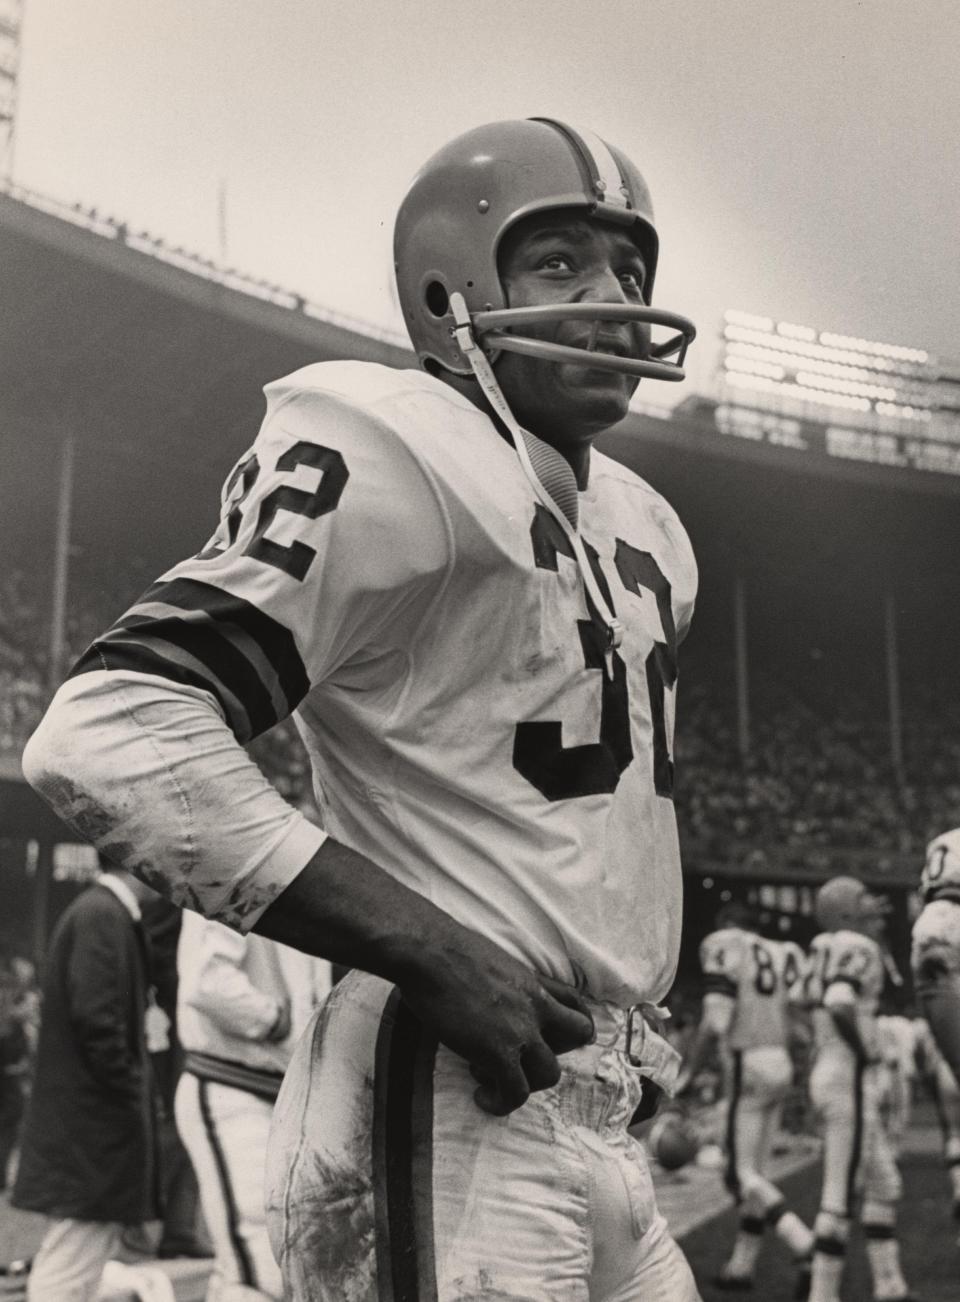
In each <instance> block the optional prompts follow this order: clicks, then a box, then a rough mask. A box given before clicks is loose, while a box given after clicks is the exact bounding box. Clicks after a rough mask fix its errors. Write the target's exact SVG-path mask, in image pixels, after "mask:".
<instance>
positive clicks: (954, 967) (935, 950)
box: [910, 828, 960, 985]
mask: <svg viewBox="0 0 960 1302" xmlns="http://www.w3.org/2000/svg"><path fill="white" fill-rule="evenodd" d="M920 893H921V895H922V896H923V899H924V906H923V908H922V909H921V911H920V914H919V916H918V917H917V919H916V921H915V922H914V924H913V933H912V940H913V944H912V949H911V954H910V965H911V967H912V968H913V976H914V980H915V981H916V982H917V983H918V984H920V985H923V984H924V983H925V981H927V980H929V979H930V977H931V976H932V975H933V974H935V973H938V972H940V973H944V972H945V973H950V974H952V975H953V976H958V975H960V828H955V829H954V830H953V831H950V832H944V833H943V835H942V836H936V837H934V839H933V840H932V841H931V842H930V844H929V845H928V846H927V855H926V859H925V861H924V865H923V872H922V874H921V877H920Z"/></svg>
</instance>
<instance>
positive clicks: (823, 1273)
mask: <svg viewBox="0 0 960 1302" xmlns="http://www.w3.org/2000/svg"><path fill="white" fill-rule="evenodd" d="M814 1234H815V1239H814V1245H813V1259H812V1261H811V1263H810V1295H809V1302H840V1280H841V1278H842V1276H843V1268H844V1265H845V1264H846V1259H847V1239H848V1238H849V1237H850V1222H849V1220H848V1219H847V1218H846V1217H845V1216H835V1215H834V1214H833V1213H832V1212H820V1213H819V1214H818V1215H817V1219H816V1223H815V1225H814Z"/></svg>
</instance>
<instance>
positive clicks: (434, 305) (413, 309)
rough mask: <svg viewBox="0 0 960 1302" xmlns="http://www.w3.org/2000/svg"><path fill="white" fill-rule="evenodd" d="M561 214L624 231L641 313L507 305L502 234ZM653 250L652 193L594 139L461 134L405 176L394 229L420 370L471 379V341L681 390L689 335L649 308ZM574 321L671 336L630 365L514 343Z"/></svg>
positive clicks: (531, 127) (490, 350)
mask: <svg viewBox="0 0 960 1302" xmlns="http://www.w3.org/2000/svg"><path fill="white" fill-rule="evenodd" d="M562 208H570V209H577V210H580V211H581V212H583V213H584V214H586V215H587V216H589V217H592V218H597V219H598V220H603V221H609V222H615V223H617V224H618V225H621V226H624V227H626V228H627V229H628V230H629V232H630V234H631V236H632V238H633V239H634V241H635V242H636V244H637V247H638V248H639V249H640V251H641V254H642V256H643V259H644V262H645V264H646V269H647V279H646V287H645V290H644V295H645V299H646V302H645V303H643V304H627V303H615V304H614V303H611V304H606V305H605V304H603V303H576V304H574V303H570V304H557V305H550V306H541V307H528V308H509V307H508V306H507V301H506V296H505V294H504V291H503V287H502V285H501V282H500V274H499V270H498V267H497V252H498V249H499V247H500V243H501V241H502V239H503V237H504V234H505V233H506V232H507V231H508V230H509V229H510V227H511V226H513V225H514V223H516V222H518V221H520V220H521V219H522V218H525V217H530V216H532V215H533V214H534V213H548V212H552V211H554V210H556V209H562ZM657 249H658V240H657V230H656V226H655V225H654V219H653V207H652V204H651V202H650V192H649V190H648V189H647V185H646V182H645V181H644V179H643V177H642V176H641V175H640V173H639V171H638V170H637V168H636V167H635V166H634V165H633V163H632V162H631V161H630V160H629V159H628V158H627V157H626V156H625V155H624V154H623V153H622V152H621V151H620V150H619V149H616V148H614V147H613V146H612V145H608V144H606V143H605V142H604V141H603V140H601V139H600V138H599V137H598V136H595V135H594V134H593V133H592V132H589V131H582V130H575V129H574V128H573V127H570V126H568V125H567V124H566V123H563V122H557V121H555V120H554V119H552V118H528V119H526V120H519V121H507V122H494V123H491V124H489V125H487V126H482V127H477V128H475V129H474V130H472V131H468V132H467V133H466V134H465V135H462V136H458V137H457V138H456V139H455V140H453V141H451V142H450V143H449V144H448V145H446V146H445V147H444V148H443V149H441V150H440V151H439V152H438V153H436V154H434V155H433V157H432V158H430V159H429V160H428V161H427V162H426V163H425V164H424V166H423V167H422V168H421V170H420V172H419V173H418V174H417V176H416V177H415V178H414V181H413V183H412V185H411V187H410V189H409V191H408V193H407V195H406V197H405V198H404V200H403V202H402V203H401V205H400V209H399V212H398V214H397V221H396V226H395V229H394V260H395V267H396V276H397V289H398V293H399V298H400V306H401V308H402V310H403V315H404V319H405V321H406V325H407V330H408V331H409V333H410V338H411V340H412V342H413V346H414V348H415V349H416V352H417V357H418V358H419V361H420V364H421V366H423V367H424V368H425V369H428V370H431V369H432V370H435V369H436V368H438V367H442V368H443V369H445V370H447V371H451V372H453V373H454V374H457V375H470V374H471V372H474V373H475V371H476V366H475V365H474V364H472V362H471V360H470V357H469V356H468V353H469V347H467V348H465V347H464V344H465V343H467V342H468V341H469V344H473V343H474V342H476V343H477V344H479V345H480V347H481V348H482V349H483V351H484V352H485V353H486V354H487V356H488V357H489V358H490V359H491V360H494V359H495V357H496V356H497V354H498V353H499V351H500V350H501V349H507V350H510V351H513V352H519V353H525V354H527V355H528V356H533V357H536V358H538V359H541V360H543V361H546V362H553V363H562V362H571V361H572V362H578V363H582V361H583V353H584V352H586V351H589V352H590V353H591V362H590V364H591V366H594V367H600V368H604V369H607V370H613V371H620V372H622V373H626V374H630V375H638V376H649V377H652V378H655V379H661V380H682V379H683V378H684V372H683V361H684V357H685V355H686V351H687V347H688V345H689V344H690V342H691V341H692V340H693V338H694V337H695V335H696V329H695V327H694V326H693V324H692V323H691V322H690V321H688V320H687V319H686V318H685V317H682V316H678V315H676V314H675V313H672V312H663V311H659V310H657V309H656V308H652V307H650V305H649V303H650V294H651V291H652V289H653V281H654V275H655V273H656V266H657ZM572 319H578V320H581V321H584V320H586V321H589V322H600V321H614V320H615V321H627V322H630V323H635V324H646V325H656V326H663V327H667V328H668V329H669V330H671V331H674V332H675V333H673V334H672V335H670V337H668V338H667V339H666V340H664V341H663V342H662V343H659V344H651V345H650V348H649V351H648V352H647V353H646V355H644V356H637V357H619V356H614V355H612V354H610V353H604V352H593V351H592V348H587V349H584V348H571V347H567V346H564V345H561V344H555V343H551V342H549V341H545V340H541V339H532V338H529V337H527V336H525V335H523V334H522V333H518V328H519V327H522V326H524V325H530V324H532V323H534V322H544V321H562V320H572ZM467 332H469V333H467ZM593 337H594V338H595V337H596V331H594V332H593Z"/></svg>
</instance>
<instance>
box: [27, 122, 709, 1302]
mask: <svg viewBox="0 0 960 1302" xmlns="http://www.w3.org/2000/svg"><path fill="white" fill-rule="evenodd" d="M337 193H338V194H339V196H340V200H339V201H342V202H344V203H349V202H350V192H349V186H348V185H347V186H344V187H337ZM657 249H658V239H657V232H656V228H655V225H654V221H653V212H652V208H651V204H650V196H649V193H648V190H647V187H646V184H645V182H644V180H643V178H642V176H641V175H640V173H639V172H638V171H637V169H636V168H635V167H634V165H633V164H632V163H631V162H630V161H629V160H628V159H627V158H626V156H625V155H624V154H622V153H621V152H620V151H619V150H617V149H615V148H613V147H612V146H609V145H608V144H606V143H605V142H604V141H602V140H600V139H599V138H598V137H596V136H594V135H593V134H591V133H590V132H585V131H578V130H574V129H573V128H571V127H570V126H568V125H566V124H564V123H558V122H555V121H553V120H547V119H534V120H528V121H522V122H499V123H494V124H492V125H490V126H487V127H480V128H477V129H476V130H474V131H471V132H468V133H467V134H466V135H464V136H461V137H458V138H457V139H456V140H454V141H452V142H451V143H450V144H449V145H447V146H446V147H445V148H444V149H442V150H440V151H439V153H438V154H436V155H435V156H434V157H433V158H432V159H430V160H429V161H428V162H427V163H426V164H425V166H424V167H423V168H422V169H421V171H420V173H419V174H418V176H417V177H416V179H415V180H414V183H413V185H412V186H411V189H410V191H409V193H408V194H407V196H406V198H405V199H404V201H403V203H402V205H401V208H400V211H399V214H398V218H397V223H396V228H395V255H396V268H397V283H398V289H399V298H400V303H401V306H402V308H403V312H404V317H405V320H406V322H407V326H408V329H409V331H410V335H411V338H412V340H413V344H414V347H415V350H416V353H417V357H418V360H419V362H420V367H421V369H420V370H419V371H415V370H406V371H396V370H392V369H390V368H387V367H383V366H375V365H372V364H369V363H359V362H353V363H351V362H345V363H340V362H331V363H324V364H320V365H316V366H311V367H307V368H305V369H304V370H303V371H301V372H299V373H297V374H296V375H293V376H291V377H288V378H287V379H284V380H280V381H277V382H276V383H273V384H271V385H269V386H268V388H267V400H268V406H267V415H266V418H265V420H264V423H263V426H262V429H261V432H260V434H259V436H258V438H257V440H256V443H255V444H254V446H253V448H251V449H250V450H249V452H248V453H247V454H246V455H245V456H244V457H243V458H242V459H241V461H240V462H239V463H238V465H237V466H236V468H235V470H234V473H233V474H232V475H231V476H230V478H229V479H228V481H227V485H226V489H225V492H224V497H223V503H222V512H221V521H220V525H219V527H218V529H217V531H216V533H215V535H214V537H213V538H212V539H211V541H210V543H209V544H208V546H207V547H205V548H204V549H203V550H202V551H201V552H200V553H199V554H198V555H197V556H194V557H192V558H191V559H189V560H187V561H184V562H183V563H182V564H180V565H178V566H176V567H175V568H174V569H173V570H171V571H170V572H169V573H167V574H166V575H164V576H163V577H162V578H161V580H160V581H159V582H158V583H157V584H156V585H155V586H154V587H153V588H152V589H151V590H150V591H149V592H148V593H147V594H146V595H145V596H144V597H143V598H142V599H141V600H140V601H139V602H138V603H137V604H136V605H135V606H134V607H133V609H132V610H131V611H130V612H129V613H128V614H127V615H126V616H125V617H124V618H123V619H121V620H120V621H119V622H118V623H117V624H116V625H115V626H114V627H113V628H112V629H111V630H109V631H108V632H107V633H106V634H105V635H104V636H103V637H101V638H99V639H98V640H97V641H96V643H95V644H94V646H93V647H91V649H90V650H89V651H88V652H87V653H86V654H85V655H84V656H83V657H82V659H81V660H80V662H79V664H78V665H77V666H76V668H75V670H74V672H73V674H72V676H71V677H70V679H69V680H68V682H67V683H66V684H65V686H64V687H62V688H61V690H60V692H59V693H58V695H57V698H56V699H55V701H54V703H53V705H52V706H51V709H50V711H49V713H48V715H47V719H46V722H45V723H43V724H41V727H40V729H39V730H38V733H37V734H36V735H35V737H34V738H33V740H32V741H31V742H30V744H29V745H28V747H27V750H26V753H25V755H24V759H23V763H24V771H25V773H26V774H27V776H28V778H29V779H30V780H31V781H32V782H33V783H34V784H35V785H36V786H37V788H38V789H39V790H40V791H41V792H42V793H43V794H45V795H46V796H47V798H48V799H50V800H51V802H52V803H53V804H54V805H55V806H56V808H57V809H58V810H59V811H60V813H61V815H62V816H63V817H64V818H66V819H67V821H68V822H70V823H72V825H73V826H74V827H76V828H77V829H78V830H79V831H80V832H81V833H83V834H86V835H87V836H89V837H90V838H91V839H93V840H94V841H96V842H97V843H98V844H99V845H100V847H101V849H102V850H103V852H104V853H105V854H106V855H107V856H108V857H113V858H117V859H119V860H121V861H123V862H129V864H130V866H131V868H132V870H133V871H134V872H137V873H140V874H141V875H142V876H143V877H144V878H145V879H148V880H149V881H150V882H152V883H154V884H155V885H157V887H158V888H159V889H161V890H162V891H164V892H166V893H167V894H169V895H171V896H172V897H173V898H174V899H175V900H176V901H178V902H180V903H182V904H184V905H186V906H188V907H191V908H195V909H197V910H198V911H200V912H202V913H205V914H207V915H208V916H210V917H214V918H217V919H219V920H220V921H223V922H225V923H227V924H228V925H230V926H233V927H236V928H238V929H240V930H249V929H251V928H254V929H255V930H257V931H259V932H260V933H262V934H264V935H267V936H269V937H271V938H273V939H277V940H281V941H283V942H286V943H287V944H290V945H293V946H296V947H299V948H301V949H304V950H306V951H307V952H309V953H313V954H317V955H319V956H321V957H325V958H328V959H330V960H331V961H332V962H335V963H338V964H344V965H346V966H349V967H351V968H353V969H354V971H353V972H351V974H350V975H348V976H347V977H345V978H344V979H343V980H342V981H341V982H339V983H338V984H337V985H336V986H335V987H334V990H333V992H332V994H331V996H330V997H329V998H328V999H327V1001H326V1002H325V1004H324V1006H323V1008H322V1010H321V1012H320V1014H319V1016H318V1019H317V1020H316V1022H315V1023H314V1025H313V1028H312V1029H309V1030H308V1031H307V1032H306V1034H305V1036H304V1038H303V1039H302V1040H301V1042H300V1046H299V1047H298V1049H297V1050H295V1052H294V1056H293V1060H292V1063H291V1066H290V1068H289V1069H288V1072H287V1076H286V1079H285V1082H284V1085H283V1087H282V1089H281V1093H280V1096H279V1098H278V1100H277V1105H276V1110H275V1126H274V1130H273V1134H272V1139H271V1154H270V1172H269V1174H268V1181H269V1190H270V1195H269V1197H270V1209H271V1214H272V1217H273V1220H272V1226H271V1235H272V1242H273V1246H274V1249H275V1251H276V1253H277V1255H278V1258H279V1260H280V1262H281V1266H282V1269H283V1273H284V1284H285V1289H286V1292H287V1294H288V1295H289V1296H290V1297H292V1298H294V1299H302V1298H310V1299H311V1302H318V1300H319V1299H330V1302H343V1298H345V1297H372V1296H376V1295H377V1294H378V1293H379V1295H380V1296H381V1297H384V1298H387V1297H401V1296H403V1297H407V1296H409V1297H413V1296H424V1295H427V1294H429V1295H430V1296H433V1297H436V1298H438V1299H439V1302H447V1300H449V1299H453V1298H462V1297H465V1296H481V1295H482V1296H492V1295H494V1294H495V1295H497V1296H499V1297H502V1298H530V1297H535V1296H536V1297H543V1296H549V1297H571V1298H572V1297H585V1296H586V1295H587V1294H588V1292H589V1296H590V1297H591V1298H592V1299H594V1302H601V1300H602V1299H606V1298H613V1297H616V1298H617V1299H618V1302H631V1300H632V1299H636V1300H637V1302H639V1299H640V1298H652V1297H664V1298H666V1297H669V1298H670V1299H671V1302H688V1300H689V1299H692V1298H694V1297H695V1296H696V1287H695V1285H694V1282H693V1280H692V1277H691V1275H690V1270H689V1267H688V1266H687V1264H686V1261H685V1260H684V1258H683V1256H682V1254H681V1253H680V1252H679V1250H678V1249H677V1247H676V1245H675V1244H674V1243H673V1241H672V1239H671V1238H670V1235H669V1232H668V1231H667V1229H666V1226H665V1223H664V1221H663V1218H662V1217H661V1216H660V1215H659V1213H658V1211H657V1207H656V1201H655V1198H654V1193H653V1186H652V1181H651V1179H650V1173H649V1169H648V1166H647V1162H646V1158H645V1156H644V1153H643V1149H642V1147H641V1145H640V1144H639V1143H638V1142H637V1141H636V1140H634V1139H633V1138H632V1137H631V1136H630V1135H629V1134H628V1132H627V1126H628V1124H629V1122H630V1121H631V1119H632V1118H633V1116H634V1115H635V1113H636V1111H637V1108H638V1106H640V1105H641V1103H642V1097H643V1092H644V1089H645V1088H648V1086H647V1085H645V1082H652V1083H653V1084H654V1086H659V1087H661V1088H664V1089H667V1090H669V1088H670V1086H671V1083H672V1080H673V1078H674V1076H675V1073H676V1063H677V1055H676V1053H675V1052H674V1050H673V1049H672V1048H671V1047H670V1045H669V1044H668V1043H667V1041H666V1040H665V1039H664V1037H663V1036H662V1035H660V1034H659V1033H658V1031H657V1019H656V1015H655V1008H656V1006H657V1004H658V1002H659V1001H660V1000H661V999H662V998H663V997H664V996H665V995H666V993H667V991H668V990H669V988H670V985H671V982H672V980H673V975H674V971H675V968H676V962H677V954H678V948H679V939H680V923H681V874H680V863H679V852H678V840H677V831H676V819H675V815H674V809H673V802H672V798H671V791H672V776H673V760H672V737H673V720H674V701H675V692H676V682H677V648H678V645H679V643H680V641H681V640H682V637H683V635H684V634H685V632H686V629H687V626H688V624H689V622H690V619H691V615H692V610H693V602H694V596H695V591H696V582H697V575H696V566H695V562H694V558H693V554H692V550H691V547H690V543H689V540H688V539H687V536H686V533H685V532H684V530H683V528H682V526H681V525H680V523H679V521H678V520H677V517H676V515H675V513H674V512H673V510H672V509H671V508H670V507H669V506H668V504H667V503H666V502H665V501H664V500H663V499H662V498H661V497H660V496H659V495H658V494H657V493H656V492H654V490H653V489H652V488H650V487H649V486H648V485H647V484H646V483H645V482H644V481H642V480H641V479H639V478H638V477H637V476H636V475H634V474H633V473H632V472H630V471H628V470H626V469H624V468H623V467H621V466H620V465H618V464H616V463H615V462H613V461H611V460H609V459H607V458H606V457H604V456H602V455H600V454H598V453H596V452H594V451H593V450H592V443H593V440H594V438H595V437H596V435H597V434H598V433H599V432H600V431H601V430H603V429H605V428H607V427H608V426H610V425H611V424H613V423H614V422H616V421H619V420H621V419H623V417H624V416H625V415H626V414H627V411H628V408H629V403H630V398H631V396H632V394H633V392H634V390H635V388H636V385H637V383H638V382H639V379H640V377H641V376H647V377H654V378H667V379H680V378H682V371H681V370H680V367H679V361H680V359H682V357H683V354H684V351H685V349H686V345H687V342H688V341H689V340H690V339H691V338H692V336H693V327H692V326H690V324H689V323H688V322H686V321H684V320H683V319H682V318H678V317H675V316H673V315H672V314H670V313H664V312H662V311H659V310H657V309H653V308H651V307H650V296H651V292H652V288H653V284H654V278H655V271H656V263H657ZM663 325H666V326H668V327H669V328H670V329H671V330H672V331H673V332H674V333H673V335H672V337H671V338H668V339H666V340H663V342H661V343H654V342H653V339H652V333H651V332H652V327H654V326H656V327H660V326H663ZM674 359H676V360H674ZM294 710H295V711H296V716H297V720H298V723H299V726H300V729H301V732H302V735H303V737H304V740H305V743H306V746H307V749H308V751H309V753H310V756H311V760H312V763H313V768H314V773H315V785H316V788H317V798H318V802H319V805H320V807H321V810H322V813H323V824H324V828H325V832H324V831H320V830H319V829H317V828H316V827H313V826H311V825H310V824H309V823H308V822H307V820H306V819H305V818H304V817H303V816H302V815H300V814H299V813H298V812H297V811H295V810H294V809H292V808H291V807H290V806H289V805H287V804H286V803H285V802H284V801H283V800H282V799H281V798H280V797H279V795H278V794H277V793H276V792H275V791H273V790H272V789H271V788H270V787H269V786H268V784H267V783H266V782H265V781H264V780H263V779H262V778H261V776H260V774H259V772H258V771H257V770H256V768H255V766H254V765H253V764H252V763H251V762H250V761H249V760H248V758H247V756H246V755H245V753H244V751H243V749H242V743H243V742H245V741H247V740H248V739H249V738H250V737H252V736H255V735H256V734H258V733H260V732H262V731H264V730H265V729H267V728H269V727H270V726H271V725H273V724H274V723H275V722H276V721H277V720H278V719H280V718H282V717H284V716H285V715H287V714H289V713H291V712H292V711H294ZM558 1055H562V1059H561V1060H558Z"/></svg>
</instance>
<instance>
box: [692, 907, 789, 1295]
mask: <svg viewBox="0 0 960 1302" xmlns="http://www.w3.org/2000/svg"><path fill="white" fill-rule="evenodd" d="M717 921H718V922H719V923H720V927H719V929H718V930H716V931H714V932H712V933H711V934H710V935H709V936H707V937H706V939H705V940H704V941H703V943H702V944H701V946H700V966H701V969H702V971H703V978H704V981H703V989H704V995H703V1011H702V1015H701V1021H700V1025H699V1027H698V1029H697V1033H696V1036H695V1038H694V1041H693V1044H692V1045H691V1048H690V1052H689V1054H688V1056H687V1059H686V1061H685V1062H684V1067H683V1071H682V1073H681V1076H680V1079H679V1080H678V1092H680V1093H685V1092H686V1091H687V1090H688V1089H689V1087H690V1085H692V1083H693V1081H694V1079H695V1077H696V1075H697V1073H698V1071H699V1070H700V1068H701V1066H702V1065H703V1064H704V1063H705V1062H706V1061H707V1058H708V1057H709V1055H710V1054H711V1053H712V1052H714V1051H715V1050H716V1049H717V1048H719V1049H720V1052H721V1059H722V1061H723V1065H724V1074H725V1077H726V1088H725V1097H726V1100H727V1121H726V1156H727V1167H726V1185H727V1188H728V1189H729V1190H730V1192H731V1193H732V1194H733V1196H734V1198H735V1199H736V1201H737V1204H738V1207H739V1211H740V1219H739V1228H738V1231H737V1236H736V1239H735V1241H734V1245H733V1251H732V1253H731V1255H730V1257H729V1259H728V1261H727V1262H726V1264H725V1265H724V1267H723V1269H722V1271H721V1273H720V1275H719V1276H718V1278H717V1279H716V1281H715V1283H716V1286H717V1287H718V1288H719V1289H721V1290H723V1291H728V1292H731V1291H746V1290H748V1289H751V1288H752V1287H753V1275H754V1269H755V1267H756V1263H757V1258H758V1256H759V1254H760V1248H761V1246H762V1244H763V1235H764V1232H765V1230H766V1228H767V1227H768V1226H773V1228H774V1230H775V1232H776V1234H777V1236H778V1237H779V1238H780V1239H781V1240H782V1241H783V1242H784V1243H785V1244H786V1245H787V1247H788V1248H789V1249H790V1251H791V1253H792V1254H793V1256H794V1259H795V1261H796V1262H797V1264H798V1292H801V1293H802V1292H804V1291H805V1285H806V1276H807V1275H808V1273H809V1265H810V1253H811V1252H812V1250H813V1234H812V1232H811V1230H810V1228H809V1227H808V1226H807V1225H805V1224H804V1223H803V1221H802V1220H801V1219H800V1218H799V1216H797V1214H796V1213H795V1212H793V1211H791V1210H789V1209H788V1208H787V1205H786V1203H785V1201H784V1197H783V1194H782V1193H781V1192H780V1190H779V1189H778V1188H777V1187H776V1185H774V1184H773V1183H772V1182H771V1181H770V1179H769V1178H768V1176H767V1174H766V1172H767V1170H768V1167H769V1162H770V1150H771V1147H772V1144H773V1140H774V1137H775V1135H776V1133H777V1129H778V1125H779V1121H780V1117H781V1114H782V1111H783V1104H784V1101H785V1099H786V1097H787V1094H788V1092H789V1089H790V1084H791V1081H792V1079H793V1063H792V1059H791V1056H790V1050H789V1047H788V1045H789V1040H790V1031H791V1017H792V1010H791V1003H792V1002H793V1001H796V1000H799V998H800V996H801V992H802V984H803V967H804V959H803V951H802V950H801V949H800V947H799V945H796V944H794V943H793V942H792V941H776V940H766V939H764V938H763V937H761V936H760V935H759V933H758V932H757V931H756V929H755V928H754V926H752V925H751V919H750V915H749V912H748V910H747V909H746V908H745V907H743V906H740V905H736V904H735V905H731V906H728V907H727V908H725V909H722V910H721V911H720V913H719V914H718V918H717Z"/></svg>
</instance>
